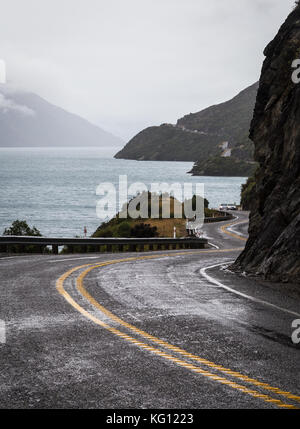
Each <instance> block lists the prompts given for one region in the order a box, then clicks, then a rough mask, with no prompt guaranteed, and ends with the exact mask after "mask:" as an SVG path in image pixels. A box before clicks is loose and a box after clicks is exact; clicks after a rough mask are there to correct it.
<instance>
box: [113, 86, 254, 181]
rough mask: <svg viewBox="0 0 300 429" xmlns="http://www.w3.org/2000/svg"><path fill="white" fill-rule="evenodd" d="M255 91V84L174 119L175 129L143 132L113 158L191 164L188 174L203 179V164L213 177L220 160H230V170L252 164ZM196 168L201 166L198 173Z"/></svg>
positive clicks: (154, 128)
mask: <svg viewBox="0 0 300 429" xmlns="http://www.w3.org/2000/svg"><path fill="white" fill-rule="evenodd" d="M257 90H258V83H255V84H253V85H251V86H250V87H248V88H246V89H245V90H243V91H242V92H240V93H239V94H238V95H237V96H235V97H234V98H232V99H231V100H229V101H226V102H224V103H221V104H218V105H214V106H211V107H208V108H206V109H204V110H202V111H200V112H197V113H191V114H189V115H186V116H184V117H183V118H180V119H178V121H177V123H176V124H175V125H173V124H162V125H160V126H156V127H149V128H146V129H145V130H143V131H141V132H140V133H139V134H137V135H136V136H135V137H134V138H133V139H132V140H130V141H129V143H127V145H126V146H125V147H124V148H123V149H122V150H121V151H120V152H118V153H117V154H116V155H115V158H121V159H135V160H145V161H194V162H196V164H195V166H194V168H193V170H192V174H195V175H197V174H198V173H200V174H201V175H203V174H204V175H206V172H205V168H203V166H205V163H206V162H207V161H210V171H213V172H214V174H215V173H216V172H217V171H218V168H219V167H218V166H219V165H223V164H224V163H221V162H217V161H218V159H219V158H222V157H228V158H232V159H233V160H234V162H232V165H233V167H234V168H236V167H237V164H238V162H239V161H240V162H242V163H243V164H242V165H243V166H245V164H248V163H253V144H252V142H251V140H250V139H249V138H248V135H249V128H250V123H251V119H252V116H253V110H254V105H255V100H256V95H257ZM212 164H214V167H215V168H212ZM227 164H229V162H227V163H226V165H227ZM198 166H201V169H200V170H199V169H198ZM240 167H241V166H240ZM253 168H254V165H253V164H252V165H249V171H250V170H251V171H252V170H253ZM240 169H241V168H240ZM242 170H243V168H242ZM220 175H222V174H220ZM226 175H227V174H226ZM247 175H248V172H247Z"/></svg>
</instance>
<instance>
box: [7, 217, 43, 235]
mask: <svg viewBox="0 0 300 429" xmlns="http://www.w3.org/2000/svg"><path fill="white" fill-rule="evenodd" d="M3 235H25V236H34V237H41V236H42V234H41V233H40V231H39V230H38V229H37V228H36V227H35V226H34V227H33V228H30V227H29V225H28V224H27V222H26V221H25V220H15V221H14V222H13V223H12V225H11V227H9V228H5V230H4V232H3Z"/></svg>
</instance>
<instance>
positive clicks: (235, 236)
mask: <svg viewBox="0 0 300 429" xmlns="http://www.w3.org/2000/svg"><path fill="white" fill-rule="evenodd" d="M246 222H247V221H245V223H246ZM239 223H243V222H231V223H228V224H226V225H223V226H221V231H222V232H223V233H224V234H227V235H230V236H231V237H233V238H237V239H238V240H241V241H247V238H245V237H242V236H240V235H238V234H235V233H234V232H231V231H228V230H227V228H229V227H230V226H233V225H237V224H239Z"/></svg>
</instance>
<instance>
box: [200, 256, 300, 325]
mask: <svg viewBox="0 0 300 429" xmlns="http://www.w3.org/2000/svg"><path fill="white" fill-rule="evenodd" d="M233 262H234V261H228V262H222V263H221V264H216V265H211V266H209V267H205V268H201V270H200V274H201V275H202V276H203V277H204V278H206V280H208V281H209V282H210V283H212V284H214V285H216V286H219V287H221V288H223V289H225V290H227V291H228V292H231V293H234V294H235V295H238V296H241V297H243V298H246V299H248V300H250V301H253V302H256V303H258V304H263V305H267V306H268V307H272V308H276V310H279V311H283V312H284V313H288V314H292V315H293V316H296V317H300V314H299V313H296V312H295V311H291V310H288V309H286V308H283V307H278V306H277V305H275V304H271V303H270V302H268V301H263V300H261V299H259V298H255V297H254V296H251V295H246V294H245V293H242V292H239V291H237V290H235V289H232V288H230V287H228V286H226V285H224V284H223V283H221V282H219V281H218V280H216V279H214V278H213V277H211V276H209V275H208V274H206V270H209V269H212V268H217V267H221V266H222V265H227V264H230V263H233Z"/></svg>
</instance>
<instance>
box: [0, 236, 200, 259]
mask: <svg viewBox="0 0 300 429" xmlns="http://www.w3.org/2000/svg"><path fill="white" fill-rule="evenodd" d="M207 243H208V241H207V240H206V239H205V238H196V237H187V238H158V237H155V238H102V237H101V238H60V237H55V238H49V237H24V236H13V235H6V236H2V237H0V252H1V251H2V252H4V253H7V252H9V251H10V247H13V246H14V245H18V246H21V247H22V246H24V247H25V246H28V245H34V246H36V247H37V249H39V250H40V251H43V249H45V247H47V246H51V247H52V253H54V254H58V247H59V246H67V248H68V250H69V252H70V253H72V252H73V251H74V250H75V251H76V249H74V247H75V246H80V247H81V248H84V247H85V251H87V250H88V248H89V247H90V248H92V249H93V250H94V251H99V252H100V251H102V252H103V251H106V252H111V251H113V249H117V251H119V252H123V251H130V252H135V251H143V250H145V246H148V249H149V250H154V247H156V249H155V250H163V248H164V249H169V248H173V249H176V248H177V247H179V248H180V249H199V248H205V246H206V245H207ZM103 246H105V249H104V250H103ZM113 246H114V247H113ZM80 251H84V250H80Z"/></svg>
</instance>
